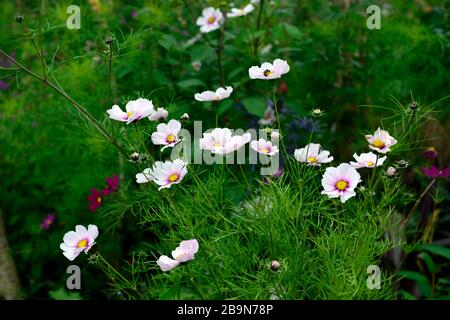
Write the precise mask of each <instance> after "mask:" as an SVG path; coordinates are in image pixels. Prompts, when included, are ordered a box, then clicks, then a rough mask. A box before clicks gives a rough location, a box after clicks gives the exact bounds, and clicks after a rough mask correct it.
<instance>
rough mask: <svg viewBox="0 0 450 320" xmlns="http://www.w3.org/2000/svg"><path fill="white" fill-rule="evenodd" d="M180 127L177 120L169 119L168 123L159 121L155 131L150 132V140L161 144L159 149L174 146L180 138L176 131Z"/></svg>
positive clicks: (178, 130)
mask: <svg viewBox="0 0 450 320" xmlns="http://www.w3.org/2000/svg"><path fill="white" fill-rule="evenodd" d="M180 129H181V123H180V122H179V121H178V120H173V119H172V120H170V121H169V123H167V124H165V123H160V124H158V126H157V127H156V131H155V132H153V133H152V142H153V143H154V144H156V145H163V146H164V147H162V148H161V150H164V149H165V148H168V147H173V146H175V145H176V144H177V143H178V142H180V139H178V133H179V132H180Z"/></svg>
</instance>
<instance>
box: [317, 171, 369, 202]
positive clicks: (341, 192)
mask: <svg viewBox="0 0 450 320" xmlns="http://www.w3.org/2000/svg"><path fill="white" fill-rule="evenodd" d="M360 182H361V176H360V175H359V173H358V171H356V169H355V168H353V167H352V166H351V165H349V164H348V163H341V164H340V165H339V166H338V167H337V168H335V167H329V168H327V169H326V170H325V173H324V175H323V177H322V186H323V188H324V190H323V191H322V194H326V195H328V197H329V198H338V197H339V198H341V202H342V203H344V202H345V201H347V200H348V199H350V198H351V197H353V196H355V195H356V192H355V188H356V186H357V185H358V183H360Z"/></svg>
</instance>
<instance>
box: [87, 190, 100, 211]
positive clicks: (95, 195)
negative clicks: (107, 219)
mask: <svg viewBox="0 0 450 320" xmlns="http://www.w3.org/2000/svg"><path fill="white" fill-rule="evenodd" d="M103 196H104V195H103V194H102V193H101V192H99V191H98V190H97V189H92V190H91V194H90V195H89V196H88V197H87V199H88V201H89V206H88V208H89V210H90V211H92V212H94V211H96V210H97V209H98V208H100V206H101V205H102V203H103Z"/></svg>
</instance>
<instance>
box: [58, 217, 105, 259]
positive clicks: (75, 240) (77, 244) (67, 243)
mask: <svg viewBox="0 0 450 320" xmlns="http://www.w3.org/2000/svg"><path fill="white" fill-rule="evenodd" d="M97 236H98V228H97V226H96V225H93V224H90V225H88V228H87V229H86V227H84V226H82V225H77V226H76V227H75V231H69V232H67V233H66V234H65V235H64V238H63V241H64V242H63V243H61V244H60V245H59V247H60V248H61V250H63V255H64V256H65V257H66V258H67V259H69V260H70V261H73V260H74V259H75V258H76V257H77V256H78V255H79V254H80V253H81V252H83V251H84V252H85V253H88V251H89V250H90V249H91V248H92V246H93V245H94V244H95V239H96V238H97Z"/></svg>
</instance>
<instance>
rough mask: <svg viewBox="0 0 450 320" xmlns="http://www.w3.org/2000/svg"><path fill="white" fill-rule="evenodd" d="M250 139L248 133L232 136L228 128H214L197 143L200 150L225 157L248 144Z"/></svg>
mask: <svg viewBox="0 0 450 320" xmlns="http://www.w3.org/2000/svg"><path fill="white" fill-rule="evenodd" d="M250 139H251V135H250V133H244V134H243V135H242V136H240V135H235V136H232V133H231V130H230V129H228V128H215V129H214V130H212V131H211V132H209V133H203V138H201V139H200V140H199V143H200V149H204V150H210V151H211V152H212V153H217V154H222V155H225V154H228V153H231V152H233V151H236V150H238V149H240V148H241V147H242V146H243V145H245V144H246V143H249V142H250Z"/></svg>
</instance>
